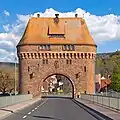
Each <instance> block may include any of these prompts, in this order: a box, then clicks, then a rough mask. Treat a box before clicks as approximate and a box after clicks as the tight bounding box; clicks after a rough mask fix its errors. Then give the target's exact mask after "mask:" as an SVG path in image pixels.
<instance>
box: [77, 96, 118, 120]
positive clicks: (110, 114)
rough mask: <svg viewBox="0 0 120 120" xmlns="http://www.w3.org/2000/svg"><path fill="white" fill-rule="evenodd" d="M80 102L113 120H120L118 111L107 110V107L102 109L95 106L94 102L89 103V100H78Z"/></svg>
mask: <svg viewBox="0 0 120 120" xmlns="http://www.w3.org/2000/svg"><path fill="white" fill-rule="evenodd" d="M76 100H77V101H78V102H80V103H82V104H84V105H86V106H88V107H90V108H92V109H94V110H96V111H98V112H100V113H102V114H104V115H106V116H108V117H110V118H112V119H113V120H120V112H117V111H113V110H111V109H109V108H105V107H102V106H100V105H97V104H93V103H92V102H90V101H87V100H82V99H80V98H79V99H76Z"/></svg>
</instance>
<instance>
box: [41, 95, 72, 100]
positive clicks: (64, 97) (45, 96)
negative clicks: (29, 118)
mask: <svg viewBox="0 0 120 120" xmlns="http://www.w3.org/2000/svg"><path fill="white" fill-rule="evenodd" d="M41 98H62V99H73V98H72V97H66V96H52V95H51V96H47V95H44V96H42V97H41Z"/></svg>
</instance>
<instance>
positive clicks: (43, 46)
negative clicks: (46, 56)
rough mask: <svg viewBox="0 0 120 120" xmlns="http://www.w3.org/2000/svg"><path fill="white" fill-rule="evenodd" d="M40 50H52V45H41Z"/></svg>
mask: <svg viewBox="0 0 120 120" xmlns="http://www.w3.org/2000/svg"><path fill="white" fill-rule="evenodd" d="M39 49H40V50H51V48H50V45H40V47H39Z"/></svg>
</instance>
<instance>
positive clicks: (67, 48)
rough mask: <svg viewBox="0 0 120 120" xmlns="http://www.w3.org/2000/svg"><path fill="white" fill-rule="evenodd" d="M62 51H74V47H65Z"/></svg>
mask: <svg viewBox="0 0 120 120" xmlns="http://www.w3.org/2000/svg"><path fill="white" fill-rule="evenodd" d="M62 50H64V51H65V50H66V51H74V50H75V48H74V45H63V47H62Z"/></svg>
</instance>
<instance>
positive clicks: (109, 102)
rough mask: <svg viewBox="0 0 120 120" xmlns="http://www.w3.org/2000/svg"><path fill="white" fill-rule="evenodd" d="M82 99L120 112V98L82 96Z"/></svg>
mask: <svg viewBox="0 0 120 120" xmlns="http://www.w3.org/2000/svg"><path fill="white" fill-rule="evenodd" d="M80 98H81V99H83V100H88V101H90V102H92V103H95V104H99V105H102V106H105V107H109V108H112V109H115V110H120V97H112V96H103V95H95V94H81V97H80Z"/></svg>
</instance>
